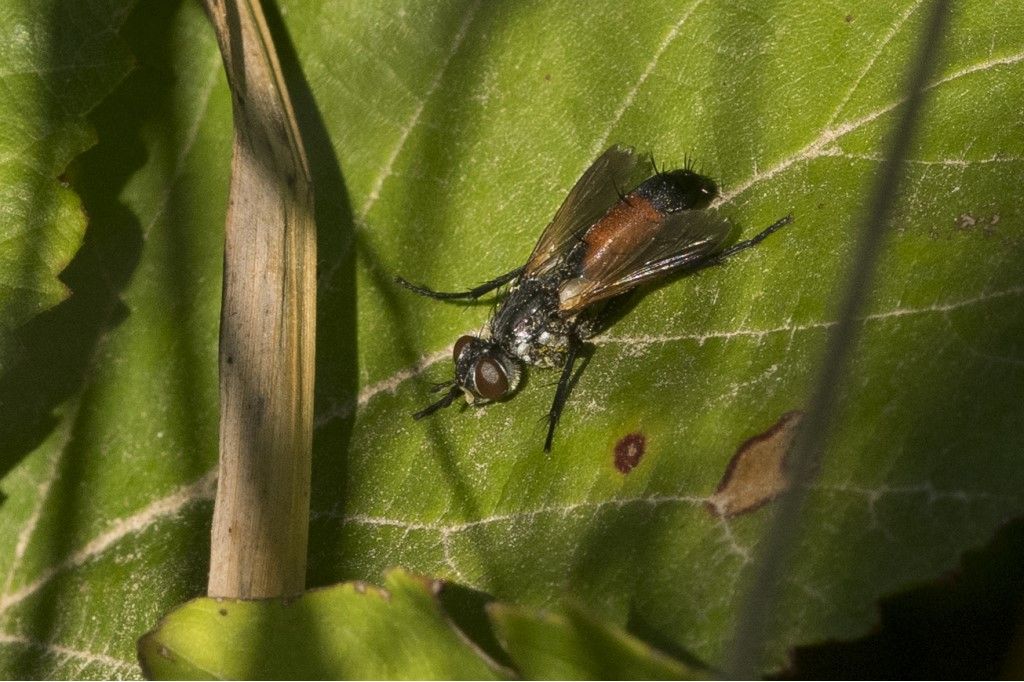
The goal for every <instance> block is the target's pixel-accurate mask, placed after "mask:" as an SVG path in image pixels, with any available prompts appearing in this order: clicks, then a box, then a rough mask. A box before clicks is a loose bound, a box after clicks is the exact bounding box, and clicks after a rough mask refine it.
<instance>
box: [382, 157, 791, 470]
mask: <svg viewBox="0 0 1024 682" xmlns="http://www.w3.org/2000/svg"><path fill="white" fill-rule="evenodd" d="M638 180H642V182H639V184H635V183H636V182H637V181H638ZM624 187H634V189H633V190H631V191H630V192H629V193H627V194H622V191H621V189H622V188H624ZM717 194H718V187H717V186H716V185H715V183H714V181H713V180H711V179H710V178H707V177H705V176H702V175H700V174H699V173H697V172H695V171H694V170H693V169H692V168H691V167H689V166H688V165H687V167H685V168H682V169H679V170H674V171H668V172H665V171H658V170H657V169H656V168H655V167H654V163H653V161H652V160H651V159H650V158H649V157H642V156H639V155H638V154H636V153H635V152H634V151H633V150H632V149H627V148H623V147H619V146H615V147H612V148H610V149H608V150H607V151H606V152H605V153H604V154H602V155H601V156H600V157H599V158H598V159H597V160H596V161H594V163H592V164H591V165H590V168H588V169H587V170H586V172H584V173H583V176H582V177H580V179H579V180H578V181H577V182H576V185H575V186H574V187H573V188H572V190H571V191H570V192H569V195H568V196H567V197H566V198H565V201H564V202H563V203H562V206H561V208H559V209H558V212H557V213H555V217H554V219H553V220H552V221H551V223H550V224H549V225H548V226H547V228H546V229H545V230H544V233H543V234H541V236H540V240H539V241H538V242H537V245H536V246H535V247H534V248H533V253H531V254H530V257H529V259H528V260H527V261H526V264H525V265H522V266H520V267H518V268H516V269H514V270H512V271H510V272H506V273H505V274H504V275H501V276H500V277H495V278H494V279H492V280H490V281H489V282H484V283H483V284H481V285H480V286H477V287H474V288H473V289H469V290H468V291H457V292H441V291H434V290H432V289H428V288H426V287H422V286H417V285H415V284H411V283H410V282H408V281H407V280H405V279H403V278H401V277H398V278H397V282H398V283H399V284H401V285H402V286H404V287H406V288H407V289H411V290H412V291H414V292H416V293H417V294H420V295H423V296H427V297H429V298H434V299H438V300H443V301H451V300H471V299H477V298H479V297H480V296H483V295H484V294H486V293H488V292H490V291H493V290H495V289H497V288H499V287H501V286H503V285H505V284H508V285H509V287H508V291H507V292H506V293H505V296H504V298H503V299H502V300H501V302H500V303H499V304H498V306H497V308H496V309H495V311H494V314H493V315H492V316H491V319H490V320H489V321H488V323H487V326H486V328H485V329H484V331H483V332H482V333H481V335H480V336H462V337H460V338H459V339H458V340H457V341H456V342H455V346H454V349H453V351H452V359H453V361H454V363H455V379H454V380H453V381H450V382H445V383H442V384H439V385H438V386H437V390H439V391H446V393H445V395H444V396H443V397H442V398H441V399H440V400H438V401H437V402H435V403H433V404H431V405H428V406H427V407H425V408H423V409H422V410H420V411H419V412H417V413H415V414H414V415H413V417H414V418H415V419H422V418H423V417H426V416H428V415H430V414H433V413H434V412H436V411H438V410H439V409H441V408H443V407H448V406H449V405H451V404H452V403H453V402H455V400H456V399H457V398H459V397H460V396H465V398H466V401H467V402H468V403H469V404H471V405H482V404H485V403H490V402H494V401H497V400H501V399H503V398H507V397H509V396H511V395H512V394H513V393H514V392H515V390H516V388H517V387H518V386H519V383H520V380H521V379H522V374H523V366H524V365H534V366H536V367H545V368H553V369H561V378H560V379H559V381H558V388H557V389H555V399H554V402H553V403H552V405H551V409H550V410H549V411H548V432H547V438H546V439H545V441H544V451H545V452H550V451H551V443H552V440H553V439H554V435H555V426H556V425H557V424H558V419H559V417H560V416H561V414H562V409H563V408H564V407H565V403H566V400H567V398H568V397H569V384H570V379H571V377H572V371H573V365H574V363H575V361H576V359H577V358H578V357H579V356H580V353H581V351H582V350H583V347H584V342H585V341H586V340H587V339H589V338H591V337H593V336H594V335H595V334H597V333H599V332H600V331H602V330H603V328H604V327H603V326H602V325H603V324H604V322H605V321H606V318H607V304H608V303H609V302H610V301H612V300H613V299H615V298H616V297H618V296H620V295H621V294H624V293H626V292H627V291H630V290H632V289H634V288H636V287H638V286H640V285H641V284H644V283H646V282H650V281H652V280H655V279H658V278H661V277H665V276H667V275H671V274H676V273H679V272H684V271H694V270H699V269H701V268H705V267H708V266H711V265H719V264H721V263H723V262H725V260H726V259H727V258H728V257H730V256H732V255H733V254H735V253H737V252H739V251H743V250H744V249H749V248H750V247H752V246H756V245H757V244H759V243H760V242H761V241H762V240H763V239H764V238H765V237H767V236H768V235H770V234H771V233H772V232H775V231H776V230H778V229H779V228H781V227H783V226H784V225H787V224H789V223H790V222H792V216H786V217H784V218H781V219H779V220H777V221H776V222H775V223H773V224H772V225H770V226H768V227H767V228H765V229H764V230H762V231H761V232H760V233H758V234H757V235H755V236H754V237H752V238H750V239H747V240H745V241H741V242H737V243H736V244H733V245H732V246H729V247H726V242H727V241H728V238H729V234H730V232H731V231H732V228H731V225H730V223H729V222H728V221H727V220H725V219H724V218H723V217H721V216H719V215H718V214H716V213H714V212H711V211H705V210H703V209H705V208H707V206H708V205H709V204H710V203H711V202H712V201H713V200H714V198H715V197H716V196H717Z"/></svg>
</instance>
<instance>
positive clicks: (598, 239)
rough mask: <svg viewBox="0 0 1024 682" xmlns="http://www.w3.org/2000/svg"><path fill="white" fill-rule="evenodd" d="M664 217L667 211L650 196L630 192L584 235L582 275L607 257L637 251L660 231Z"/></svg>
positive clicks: (626, 254) (619, 256)
mask: <svg viewBox="0 0 1024 682" xmlns="http://www.w3.org/2000/svg"><path fill="white" fill-rule="evenodd" d="M663 220H664V215H663V214H662V213H661V211H659V210H658V209H656V208H655V207H654V205H653V204H652V203H651V202H650V200H648V199H647V198H645V197H642V196H637V194H636V192H634V193H632V194H629V195H628V196H626V198H624V199H622V200H621V201H619V202H618V203H617V204H615V205H614V206H612V207H611V208H610V209H608V212H607V213H606V214H605V215H604V217H603V218H601V219H600V220H599V221H597V222H596V223H594V226H593V227H591V228H590V229H589V230H587V232H586V234H584V235H583V242H584V243H585V244H586V245H587V249H586V251H585V252H584V253H583V272H582V275H583V276H584V277H585V276H586V273H587V271H588V270H590V269H591V268H593V267H594V266H595V265H596V264H597V263H600V262H602V261H604V260H606V259H609V258H611V259H614V260H618V259H620V258H624V257H628V255H629V254H631V253H635V252H636V251H637V250H638V249H640V248H641V247H643V246H644V245H645V244H646V243H647V242H648V241H649V240H650V239H652V238H653V237H654V236H655V235H656V234H657V233H658V231H659V229H660V228H661V223H662V221H663Z"/></svg>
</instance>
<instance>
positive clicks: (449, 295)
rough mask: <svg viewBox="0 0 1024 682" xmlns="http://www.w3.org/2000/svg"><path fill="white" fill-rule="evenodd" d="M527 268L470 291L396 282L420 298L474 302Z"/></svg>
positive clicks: (397, 278) (400, 280)
mask: <svg viewBox="0 0 1024 682" xmlns="http://www.w3.org/2000/svg"><path fill="white" fill-rule="evenodd" d="M525 267H526V266H521V267H518V268H516V269H515V270H513V271H512V272H506V273H505V274H504V275H501V276H500V277H495V278H494V279H492V280H490V281H488V282H484V283H483V284H481V285H480V286H477V287H473V288H472V289H470V290H469V291H434V290H433V289H428V288H427V287H421V286H419V285H416V284H413V283H412V282H410V281H409V280H407V279H405V278H404V277H395V281H396V282H398V283H399V284H401V285H402V286H403V287H405V288H406V289H408V290H409V291H412V292H415V293H417V294H419V295H420V296H426V297H427V298H436V299H438V300H440V301H457V300H467V299H468V300H473V299H476V298H480V297H481V296H483V295H484V294H486V293H487V292H489V291H494V290H495V289H497V288H498V287H500V286H501V285H502V284H508V283H509V282H511V281H512V280H514V279H515V278H516V277H518V276H519V275H521V274H522V273H523V269H524V268H525Z"/></svg>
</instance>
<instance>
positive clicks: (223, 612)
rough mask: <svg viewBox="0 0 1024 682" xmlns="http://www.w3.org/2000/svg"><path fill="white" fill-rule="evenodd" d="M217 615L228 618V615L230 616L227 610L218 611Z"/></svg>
mask: <svg viewBox="0 0 1024 682" xmlns="http://www.w3.org/2000/svg"><path fill="white" fill-rule="evenodd" d="M217 613H219V614H220V615H222V616H226V615H228V610H227V609H219V610H218V611H217Z"/></svg>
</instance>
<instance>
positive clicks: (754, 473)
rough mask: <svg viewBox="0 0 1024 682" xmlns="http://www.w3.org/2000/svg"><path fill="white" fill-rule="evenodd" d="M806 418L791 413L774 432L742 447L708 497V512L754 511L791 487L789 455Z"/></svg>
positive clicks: (741, 512) (785, 416)
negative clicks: (716, 487) (787, 455)
mask: <svg viewBox="0 0 1024 682" xmlns="http://www.w3.org/2000/svg"><path fill="white" fill-rule="evenodd" d="M803 415H804V413H803V412H799V411H794V412H787V413H786V414H784V415H782V416H781V417H779V421H777V422H775V425H774V426H772V427H771V428H770V429H768V430H767V431H765V432H764V433H760V434H758V435H756V436H754V437H753V438H749V439H747V440H746V441H745V442H744V443H743V444H742V445H740V447H739V449H738V450H736V454H735V455H733V456H732V459H731V460H729V465H728V466H727V467H726V468H725V475H724V476H722V481H721V483H719V484H718V489H717V490H715V493H714V494H713V495H712V496H711V497H709V498H708V501H707V508H708V511H710V512H711V513H712V514H714V515H715V516H736V515H737V514H745V513H747V512H752V511H754V510H755V509H757V508H759V507H760V506H761V505H763V504H765V503H766V502H770V501H771V500H772V498H774V497H775V496H776V495H778V494H779V493H781V492H782V491H783V490H785V489H786V488H787V487H788V486H789V482H790V481H789V472H788V471H787V466H786V453H787V452H788V451H789V446H790V444H791V443H792V442H793V436H794V435H796V427H797V426H798V425H799V424H800V419H801V418H802V417H803Z"/></svg>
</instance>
